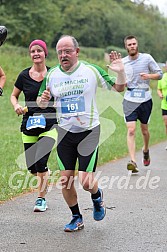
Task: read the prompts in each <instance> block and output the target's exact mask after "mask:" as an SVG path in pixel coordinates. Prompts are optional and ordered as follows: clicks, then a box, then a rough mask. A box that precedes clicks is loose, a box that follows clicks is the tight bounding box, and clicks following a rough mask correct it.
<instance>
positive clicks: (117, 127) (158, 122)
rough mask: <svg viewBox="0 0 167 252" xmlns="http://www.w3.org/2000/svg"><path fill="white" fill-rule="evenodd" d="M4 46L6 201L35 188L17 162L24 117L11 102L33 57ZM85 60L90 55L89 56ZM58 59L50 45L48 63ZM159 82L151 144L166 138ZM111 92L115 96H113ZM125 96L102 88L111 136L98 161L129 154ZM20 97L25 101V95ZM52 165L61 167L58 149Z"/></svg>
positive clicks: (0, 127) (0, 113) (0, 188)
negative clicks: (14, 85)
mask: <svg viewBox="0 0 167 252" xmlns="http://www.w3.org/2000/svg"><path fill="white" fill-rule="evenodd" d="M0 50H1V51H0V54H1V66H2V67H3V69H4V71H5V73H6V75H7V82H6V85H5V88H4V95H3V96H2V97H0V104H1V106H0V118H1V123H0V132H1V138H0V157H1V159H0V174H1V179H0V201H5V200H7V199H10V198H12V197H14V196H16V195H19V194H21V193H24V192H27V191H31V190H32V189H31V188H30V181H32V180H31V176H29V175H28V174H29V173H27V170H23V169H20V168H19V167H18V165H17V163H16V159H17V157H18V156H19V155H20V154H21V153H22V152H23V144H22V140H21V133H20V131H19V128H20V124H21V117H18V116H17V115H16V114H15V112H14V110H13V107H12V105H11V103H10V94H11V92H12V89H13V84H14V81H15V79H16V77H17V76H18V74H19V72H20V71H22V70H23V69H24V68H26V67H28V66H30V65H31V61H30V59H29V57H28V53H27V50H25V49H24V48H15V47H10V46H6V45H5V46H3V47H1V48H0ZM83 60H88V59H87V58H86V56H85V58H83ZM89 61H90V59H89ZM91 62H93V63H96V64H99V65H102V64H104V65H105V63H103V62H102V61H100V62H97V61H96V62H95V60H94V59H93V60H92V61H91ZM56 63H57V60H56V53H55V50H53V49H52V50H51V49H50V50H49V57H48V59H47V64H48V65H49V66H53V65H55V64H56ZM156 84H157V83H156V82H154V83H152V88H153V101H154V106H153V112H152V116H151V122H150V135H151V139H150V144H151V145H153V144H156V143H158V142H160V141H164V140H165V139H166V136H165V128H164V125H163V121H162V116H161V109H160V100H159V98H158V95H157V93H156ZM107 92H108V93H107ZM110 95H111V97H112V99H110ZM121 96H123V94H121ZM121 96H119V99H117V97H116V98H115V97H114V96H112V94H111V93H109V91H104V90H103V91H102V90H100V96H99V99H98V105H99V107H100V114H101V116H100V118H101V121H102V126H101V131H102V134H104V135H105V137H106V136H108V138H107V139H106V140H105V141H104V142H103V143H102V144H101V145H100V148H99V160H98V165H103V164H104V163H106V162H109V161H111V160H114V159H118V158H121V157H124V156H125V155H127V154H128V150H127V145H126V126H125V123H124V118H123V116H122V115H121V108H122V104H121V102H120V100H121ZM107 98H108V99H107ZM20 100H22V101H23V97H22V96H21V97H20ZM113 103H114V104H116V108H117V107H118V106H119V108H120V111H119V113H118V111H117V109H116V110H114V109H113V107H112V104H113ZM117 103H118V104H117ZM136 147H137V150H140V149H141V148H142V137H141V133H140V127H139V124H138V125H137V132H136ZM49 167H50V169H51V170H52V171H53V172H54V171H57V170H58V166H57V162H56V150H55V149H54V150H53V151H52V153H51V156H50V159H49ZM15 173H18V174H17V176H15V177H14V179H13V180H12V181H13V184H14V185H15V188H11V187H10V183H9V182H10V181H11V176H12V175H13V174H15ZM19 183H20V184H19ZM34 183H35V182H34ZM19 185H21V186H19Z"/></svg>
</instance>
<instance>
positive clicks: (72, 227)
mask: <svg viewBox="0 0 167 252" xmlns="http://www.w3.org/2000/svg"><path fill="white" fill-rule="evenodd" d="M83 228H84V224H83V218H82V215H78V214H76V215H73V216H72V220H71V222H70V223H69V224H66V225H65V227H64V231H65V232H74V231H78V230H81V229H83Z"/></svg>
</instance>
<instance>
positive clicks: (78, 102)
mask: <svg viewBox="0 0 167 252" xmlns="http://www.w3.org/2000/svg"><path fill="white" fill-rule="evenodd" d="M84 112H85V99H84V97H83V96H80V97H78V98H77V97H72V98H62V99H61V113H62V115H64V116H70V114H72V116H74V115H75V114H77V115H78V114H83V113H84Z"/></svg>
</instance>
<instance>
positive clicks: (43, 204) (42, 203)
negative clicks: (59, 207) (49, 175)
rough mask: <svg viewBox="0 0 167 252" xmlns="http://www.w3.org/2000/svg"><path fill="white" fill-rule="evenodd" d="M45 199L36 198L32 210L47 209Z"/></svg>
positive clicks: (43, 210) (41, 210)
mask: <svg viewBox="0 0 167 252" xmlns="http://www.w3.org/2000/svg"><path fill="white" fill-rule="evenodd" d="M47 208H48V207H47V205H46V200H44V199H42V198H38V199H37V200H36V202H35V206H34V212H45V211H46V210H47Z"/></svg>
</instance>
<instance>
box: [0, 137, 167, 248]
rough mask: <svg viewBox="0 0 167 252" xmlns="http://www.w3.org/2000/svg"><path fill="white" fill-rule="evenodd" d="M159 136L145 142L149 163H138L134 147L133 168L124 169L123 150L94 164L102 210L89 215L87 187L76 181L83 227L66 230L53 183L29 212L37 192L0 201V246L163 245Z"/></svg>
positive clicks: (166, 160) (165, 227)
mask: <svg viewBox="0 0 167 252" xmlns="http://www.w3.org/2000/svg"><path fill="white" fill-rule="evenodd" d="M166 145H167V142H163V143H160V144H157V145H154V146H151V148H150V155H151V164H150V166H148V167H144V166H143V165H142V161H141V159H142V152H141V151H139V152H137V163H138V166H139V169H140V172H139V173H138V174H130V173H129V172H128V171H127V170H126V164H127V161H128V160H129V158H128V156H127V157H125V158H123V159H119V160H116V161H112V162H109V163H107V164H106V165H104V166H101V167H98V169H97V173H96V176H97V177H99V184H100V186H101V188H103V192H104V200H105V203H106V207H107V213H106V217H105V219H104V220H102V221H100V222H96V221H94V220H93V218H92V202H91V199H90V195H89V193H88V192H85V191H83V190H82V189H81V188H80V186H79V185H78V181H77V180H76V186H77V188H78V199H79V205H80V209H81V212H82V215H83V218H84V224H85V228H84V229H83V230H81V231H78V232H73V233H66V232H64V231H63V227H64V224H66V223H68V222H69V220H70V218H71V215H70V211H69V209H68V207H67V205H66V204H65V202H64V200H63V197H62V194H61V190H60V188H59V186H58V185H55V186H53V187H51V188H50V192H48V194H47V202H48V206H49V208H48V210H47V211H46V212H44V213H34V212H33V204H34V202H35V200H36V196H37V192H33V193H29V194H26V195H22V196H19V197H16V198H15V199H13V200H10V201H7V202H5V203H3V204H1V205H0V213H1V214H0V251H1V252H23V251H24V252H30V251H32V252H39V251H40V252H45V251H47V252H51V251H55V252H65V251H69V252H73V251H79V252H89V251H92V252H94V251H96V252H101V251H104V252H109V251H113V252H125V251H130V252H133V251H134V252H139V251H142V252H145V251H149V252H150V251H151V252H152V251H154V252H155V251H156V252H162V251H167V182H166V181H167V151H166V150H165V146H166Z"/></svg>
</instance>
